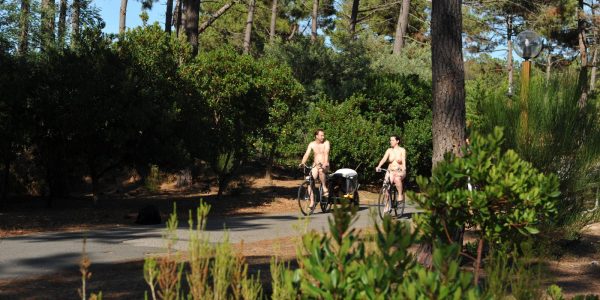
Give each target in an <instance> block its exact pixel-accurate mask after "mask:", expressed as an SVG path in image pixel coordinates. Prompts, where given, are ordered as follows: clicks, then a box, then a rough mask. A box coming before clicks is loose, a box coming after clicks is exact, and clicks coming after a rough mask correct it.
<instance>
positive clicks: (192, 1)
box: [184, 0, 200, 56]
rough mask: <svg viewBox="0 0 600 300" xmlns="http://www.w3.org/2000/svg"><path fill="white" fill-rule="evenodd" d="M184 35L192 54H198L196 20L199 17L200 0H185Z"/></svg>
mask: <svg viewBox="0 0 600 300" xmlns="http://www.w3.org/2000/svg"><path fill="white" fill-rule="evenodd" d="M184 9H185V35H186V36H187V40H188V42H189V43H190V45H192V55H194V56H196V55H197V54H198V22H199V18H200V0H185V5H184Z"/></svg>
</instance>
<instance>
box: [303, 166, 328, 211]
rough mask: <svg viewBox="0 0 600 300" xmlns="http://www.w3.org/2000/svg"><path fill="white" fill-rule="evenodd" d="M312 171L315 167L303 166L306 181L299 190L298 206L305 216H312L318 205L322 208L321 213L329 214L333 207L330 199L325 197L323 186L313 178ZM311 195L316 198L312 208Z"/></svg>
mask: <svg viewBox="0 0 600 300" xmlns="http://www.w3.org/2000/svg"><path fill="white" fill-rule="evenodd" d="M312 169H313V167H309V166H306V165H303V166H302V170H303V173H304V181H303V182H302V183H301V184H300V187H299V188H298V206H300V212H302V214H303V215H305V216H308V215H312V214H313V212H314V211H315V208H316V206H317V204H319V205H320V206H321V211H322V212H324V213H326V212H328V211H329V208H330V206H331V204H330V203H329V197H323V186H322V184H321V182H320V181H319V180H317V179H315V178H313V176H312V174H311V171H312ZM311 195H312V196H313V197H315V198H314V205H313V206H310V197H311Z"/></svg>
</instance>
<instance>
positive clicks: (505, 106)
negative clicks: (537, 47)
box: [469, 72, 600, 223]
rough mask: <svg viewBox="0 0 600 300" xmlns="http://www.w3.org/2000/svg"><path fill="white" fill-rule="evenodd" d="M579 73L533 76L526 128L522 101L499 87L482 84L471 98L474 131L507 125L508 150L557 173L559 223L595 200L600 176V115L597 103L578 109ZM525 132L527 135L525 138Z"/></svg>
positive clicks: (485, 131) (548, 170) (548, 171)
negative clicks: (483, 85)
mask: <svg viewBox="0 0 600 300" xmlns="http://www.w3.org/2000/svg"><path fill="white" fill-rule="evenodd" d="M576 76H577V74H575V73H571V72H565V73H562V74H557V76H556V77H553V78H552V79H551V80H550V81H549V82H545V81H544V80H543V79H542V78H540V77H534V78H533V79H532V82H531V83H530V88H529V91H530V92H529V96H528V102H527V103H528V104H527V107H528V109H527V112H528V113H527V115H528V126H527V128H524V127H523V126H522V125H520V123H521V122H520V120H519V118H520V114H521V109H520V105H519V103H518V101H519V100H518V99H510V98H507V97H506V96H505V95H504V94H503V93H502V92H501V90H500V89H497V88H495V87H496V86H497V85H488V86H490V87H491V88H483V87H482V88H481V90H485V91H487V92H486V93H485V94H484V93H478V96H475V97H472V98H469V101H470V102H471V103H470V104H469V105H470V106H471V107H472V109H473V114H472V115H480V116H485V117H482V118H472V122H471V123H472V124H473V128H474V130H477V131H480V132H483V133H489V132H492V130H493V128H494V127H495V126H503V127H504V132H505V136H506V142H505V143H504V145H503V148H504V149H509V148H512V149H515V151H516V152H517V153H518V154H519V155H520V156H521V157H523V158H524V159H525V160H528V161H530V162H531V163H532V165H533V166H534V167H536V168H538V169H539V170H541V171H542V172H544V173H547V174H556V175H557V176H558V179H559V182H560V189H561V193H562V197H561V200H560V202H559V208H560V210H561V211H562V212H563V213H562V214H561V215H560V216H558V217H559V218H558V219H557V221H558V223H561V222H563V221H565V220H566V219H568V216H569V215H571V214H572V213H577V211H578V210H579V209H580V208H581V207H582V206H583V205H584V204H585V203H589V202H591V203H593V201H594V200H595V190H596V188H597V183H598V182H599V178H600V177H598V176H600V173H599V169H598V161H599V159H600V152H599V151H600V125H599V124H598V122H597V121H596V120H597V117H598V115H599V114H600V113H599V111H598V107H597V106H596V105H595V103H596V102H597V101H598V100H597V99H595V98H594V99H590V101H589V102H590V104H589V105H587V106H586V107H585V108H583V109H580V108H579V107H578V106H577V104H576V103H577V99H579V93H578V91H577V87H576V86H575V85H573V84H572V82H574V81H575V80H576V78H577V77H576ZM523 136H526V138H523Z"/></svg>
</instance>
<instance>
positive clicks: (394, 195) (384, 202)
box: [377, 168, 406, 219]
mask: <svg viewBox="0 0 600 300" xmlns="http://www.w3.org/2000/svg"><path fill="white" fill-rule="evenodd" d="M379 170H381V171H385V172H386V175H387V174H388V173H389V172H390V171H389V170H387V169H381V168H380V169H379ZM386 177H387V178H385V177H384V180H383V185H382V187H381V190H380V191H379V197H378V198H377V211H378V212H379V217H380V218H382V219H383V217H384V216H385V215H386V214H390V215H392V213H393V216H394V217H398V215H400V216H402V215H403V214H404V207H405V206H406V200H398V190H397V189H396V186H395V185H394V184H393V183H392V182H391V181H390V178H391V177H392V176H391V174H390V175H389V176H386ZM386 208H387V210H386ZM398 211H399V212H400V214H398Z"/></svg>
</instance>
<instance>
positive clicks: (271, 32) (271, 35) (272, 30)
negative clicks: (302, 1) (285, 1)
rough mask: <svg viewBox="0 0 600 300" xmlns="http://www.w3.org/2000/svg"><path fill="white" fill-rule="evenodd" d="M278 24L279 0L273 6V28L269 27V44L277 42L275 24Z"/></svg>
mask: <svg viewBox="0 0 600 300" xmlns="http://www.w3.org/2000/svg"><path fill="white" fill-rule="evenodd" d="M276 23H277V0H273V3H272V5H271V26H270V27H269V43H271V44H273V42H275V24H276Z"/></svg>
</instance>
